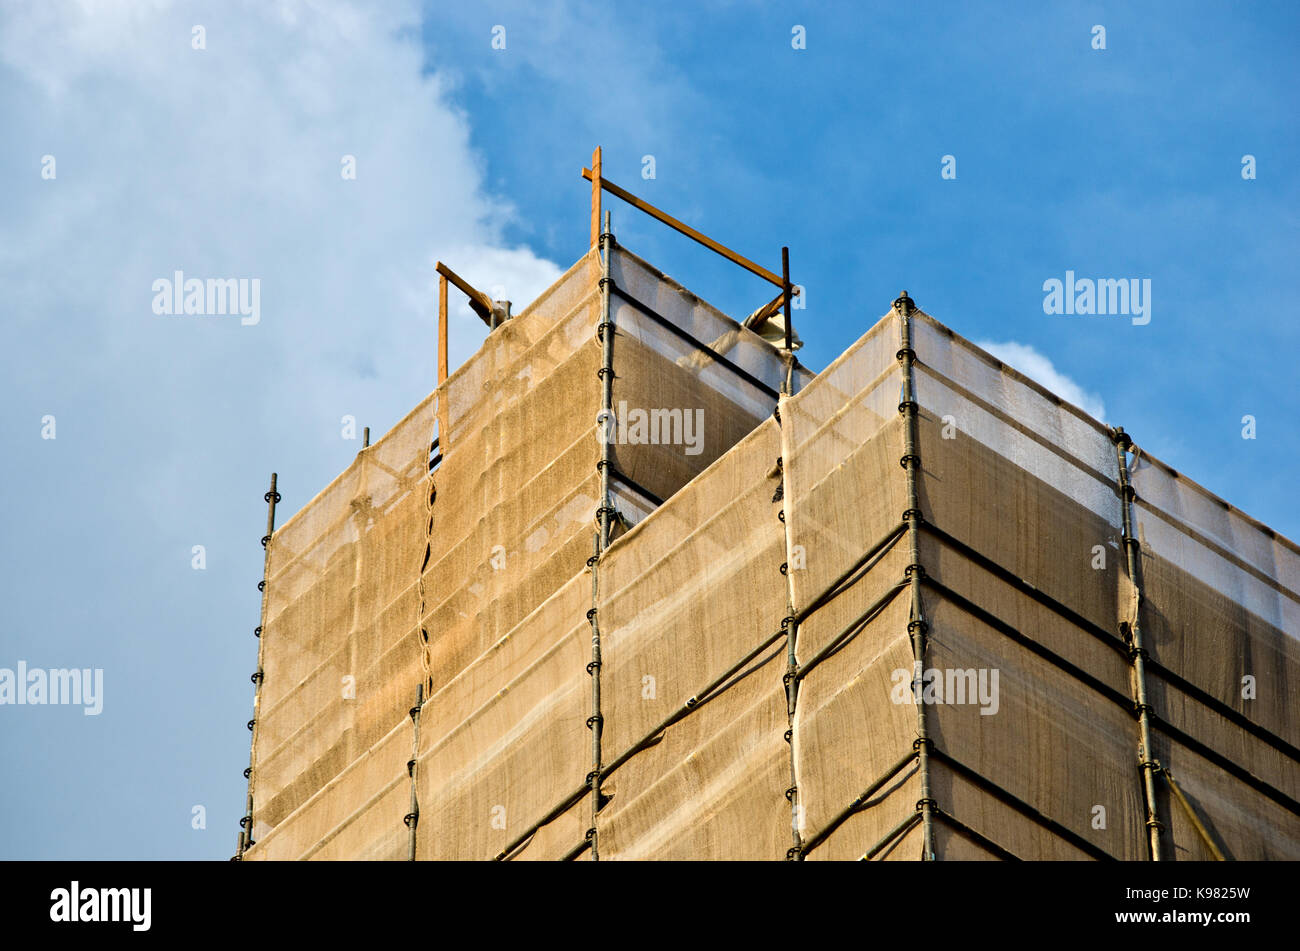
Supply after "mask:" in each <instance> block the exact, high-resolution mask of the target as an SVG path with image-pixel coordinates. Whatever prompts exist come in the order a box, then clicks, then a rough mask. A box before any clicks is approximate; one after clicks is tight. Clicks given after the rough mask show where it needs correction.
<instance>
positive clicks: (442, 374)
mask: <svg viewBox="0 0 1300 951" xmlns="http://www.w3.org/2000/svg"><path fill="white" fill-rule="evenodd" d="M446 382H447V279H446V278H445V277H443V276H442V275H441V274H439V275H438V385H439V386H442V385H443V384H444V383H446Z"/></svg>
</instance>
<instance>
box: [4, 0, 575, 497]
mask: <svg viewBox="0 0 1300 951" xmlns="http://www.w3.org/2000/svg"><path fill="white" fill-rule="evenodd" d="M196 24H201V25H202V26H203V27H204V31H205V36H204V39H205V45H206V48H205V49H202V50H196V49H193V48H192V43H191V37H192V30H193V27H194V26H195V25H196ZM419 27H420V10H419V6H418V4H416V3H409V2H404V3H396V2H393V3H390V2H385V3H383V4H360V3H351V2H345V0H338V2H335V0H320V2H312V3H296V2H278V3H267V2H263V0H249V2H241V3H220V4H212V5H206V4H203V5H197V6H196V5H188V4H186V5H179V4H171V3H166V2H155V3H150V4H108V3H99V2H92V0H87V2H83V3H77V4H30V5H23V6H19V5H9V6H6V7H5V8H4V10H3V12H0V115H3V116H4V120H5V139H6V142H5V145H6V148H5V149H4V150H3V153H2V154H0V206H3V207H4V208H5V209H6V213H5V215H4V217H3V219H0V289H2V290H3V292H4V294H5V297H6V300H7V303H8V304H9V307H10V309H11V313H12V315H13V316H12V318H11V317H10V316H8V315H7V316H6V318H5V320H6V324H7V325H8V326H7V327H6V333H7V335H8V336H9V337H10V344H11V345H10V346H8V347H6V348H4V349H5V351H6V353H5V354H0V372H3V373H5V375H6V376H8V377H10V378H16V379H18V380H19V381H20V383H19V385H20V386H23V385H24V383H23V381H24V378H25V383H26V393H25V395H26V396H27V397H28V398H29V399H30V400H31V401H32V402H34V403H35V404H38V405H40V404H49V405H53V404H56V403H57V404H59V405H61V406H65V407H69V411H70V412H72V413H73V414H74V415H75V414H81V415H82V416H83V417H89V416H90V415H91V414H92V413H94V412H98V413H100V414H101V415H105V414H107V415H111V416H115V417H117V418H118V419H119V420H120V421H121V422H120V425H126V424H127V421H131V424H132V425H136V426H140V427H141V428H140V429H139V430H138V431H139V432H141V433H145V432H147V433H149V434H151V436H153V437H154V439H153V441H152V442H150V443H149V445H147V446H146V447H144V449H145V452H146V455H145V456H144V457H143V458H141V457H136V458H134V459H127V458H122V459H120V460H118V459H116V458H115V457H114V456H113V455H112V453H114V452H115V451H118V450H120V448H121V447H114V446H113V445H112V444H111V442H110V443H109V444H107V445H106V446H105V447H104V448H105V451H106V452H107V453H109V455H108V457H106V458H103V459H101V460H98V461H99V462H100V463H101V464H103V465H106V466H109V467H111V466H113V465H114V463H115V462H117V461H120V462H122V463H124V464H126V465H127V466H128V467H129V466H130V464H131V463H136V464H142V463H144V462H148V464H149V465H148V468H149V470H150V471H151V472H162V473H167V472H169V471H173V470H185V469H187V468H189V467H191V466H192V465H194V464H196V463H198V462H199V460H204V459H210V457H211V456H217V457H218V458H221V459H222V461H223V462H226V463H229V458H228V457H232V456H239V455H241V453H242V452H243V451H246V450H248V449H249V448H250V447H268V446H269V447H274V451H275V457H276V458H278V459H279V460H280V461H282V462H284V463H285V464H286V466H291V467H292V468H294V469H297V467H298V466H299V465H301V466H303V467H304V468H306V469H307V470H308V473H309V475H308V478H309V479H311V480H312V481H313V482H315V483H316V485H317V487H319V486H320V485H323V484H324V482H323V480H324V479H326V478H327V473H329V472H331V471H337V470H338V469H340V468H342V466H343V465H344V464H346V461H347V458H348V455H347V452H346V450H347V449H348V448H350V447H349V446H348V444H343V443H340V442H339V437H338V420H339V418H340V417H342V416H343V415H345V414H349V413H351V414H355V415H356V416H357V418H358V425H362V424H366V425H371V426H372V427H373V430H374V434H375V437H376V438H377V437H378V436H379V435H380V434H382V433H383V432H384V431H385V430H386V429H387V428H388V426H389V425H391V424H392V423H394V422H396V421H397V420H398V419H400V418H401V417H402V415H403V414H404V413H405V411H406V410H407V409H409V408H410V407H411V406H412V405H414V404H415V403H416V402H417V401H418V400H419V399H420V398H421V396H423V395H424V394H425V393H427V392H428V391H429V390H430V389H431V388H432V386H433V382H434V373H435V359H436V340H435V332H436V324H435V307H436V294H435V289H436V276H435V274H434V271H433V264H434V261H435V260H436V259H438V258H441V259H443V260H445V261H447V263H448V264H450V265H451V266H452V267H453V268H455V269H456V270H457V271H458V272H459V273H461V274H464V275H466V276H467V278H468V279H470V280H473V281H475V282H476V283H478V284H479V286H480V287H481V288H482V289H483V290H485V291H488V290H491V289H492V288H494V287H497V286H504V287H505V288H506V289H507V291H508V292H509V295H510V299H511V300H513V302H514V304H515V311H516V313H517V312H519V311H520V310H522V309H523V307H524V306H525V305H526V304H527V303H528V302H530V301H531V300H532V299H533V298H534V297H535V296H536V295H537V294H538V293H540V292H541V291H542V290H544V289H545V288H546V287H547V286H548V285H549V284H550V283H551V282H552V281H553V280H554V279H555V278H557V277H558V276H559V275H560V273H561V272H562V269H561V268H560V267H557V266H556V265H555V264H554V263H552V262H550V261H547V260H544V259H541V258H538V257H537V256H536V255H535V254H534V253H533V252H532V251H530V250H529V249H527V248H519V247H509V246H507V243H506V242H505V241H504V240H503V229H504V227H505V225H506V224H508V223H509V222H510V221H511V220H512V215H513V211H512V209H511V207H510V205H509V204H508V203H507V202H505V201H503V200H501V199H500V198H498V197H496V196H494V195H492V194H490V193H489V192H488V190H487V188H486V186H485V180H486V176H487V169H486V162H485V159H484V157H483V156H481V155H479V154H477V153H476V152H475V151H474V149H473V148H472V147H471V144H470V141H471V129H470V121H469V118H468V117H467V116H465V115H464V114H463V113H462V112H461V111H460V110H459V109H457V108H456V107H455V105H454V103H452V102H451V101H450V99H449V95H448V85H449V83H448V81H447V80H445V79H444V77H443V74H442V73H441V72H440V71H439V63H437V62H432V63H430V62H426V61H425V57H424V52H423V50H422V48H421V46H420V42H419V37H420V28H419ZM46 154H50V155H53V156H54V157H55V160H56V163H57V165H56V168H57V178H55V179H54V180H52V181H45V180H42V179H41V175H40V170H41V160H42V156H43V155H46ZM345 155H351V156H355V158H356V168H357V175H356V179H355V180H345V179H344V178H343V177H342V175H341V174H340V170H341V167H342V166H341V162H342V159H343V157H344V156H345ZM575 227H581V225H580V224H576V225H575ZM567 263H569V262H566V264H567ZM177 270H180V271H183V272H185V274H186V275H187V276H192V277H200V278H227V277H235V278H258V279H259V280H260V282H261V321H260V323H259V324H257V325H256V326H248V327H244V326H240V324H239V322H238V319H237V318H236V319H233V320H222V319H215V320H214V319H207V318H200V317H181V318H171V317H160V316H156V315H155V314H154V313H153V312H152V310H151V306H150V305H151V299H152V291H151V285H152V282H153V281H154V280H155V279H157V278H166V277H170V276H171V275H172V273H173V272H174V271H177ZM457 296H458V295H457ZM453 302H454V303H456V304H457V305H458V304H459V302H457V301H453ZM453 309H454V313H453V319H452V327H451V357H452V364H453V367H454V366H455V365H457V364H459V363H460V362H461V361H462V360H464V359H465V358H466V357H467V356H468V355H469V354H470V353H472V352H473V350H474V349H476V348H477V346H478V345H479V343H480V342H481V341H482V339H483V335H484V333H485V328H484V327H483V325H482V324H481V322H480V321H479V320H478V319H477V318H476V317H474V316H472V315H471V314H470V313H469V311H468V308H464V307H460V306H456V307H454V308H453ZM141 418H143V421H144V424H143V426H141ZM236 422H237V425H233V424H234V423H236ZM62 424H63V419H62V418H61V419H60V426H61V427H62ZM96 425H98V423H97V424H96ZM223 439H224V440H226V441H224V442H223ZM223 454H224V456H225V457H227V458H223ZM268 468H269V466H268ZM298 474H299V475H302V474H303V473H301V472H300V473H298ZM293 483H294V484H298V485H301V482H300V481H299V480H298V479H293ZM193 488H194V486H190V489H191V490H192V489H193ZM164 491H167V490H164ZM171 491H175V489H174V488H173V489H172V490H171ZM295 495H297V493H295ZM309 496H310V493H308V497H309ZM152 498H154V499H155V501H156V500H157V498H158V496H157V495H154V496H152ZM176 500H177V501H178V502H179V501H180V496H179V495H178V496H177V497H176ZM150 508H151V510H156V509H155V508H154V506H152V505H151V507H150Z"/></svg>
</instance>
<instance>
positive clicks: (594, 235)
mask: <svg viewBox="0 0 1300 951" xmlns="http://www.w3.org/2000/svg"><path fill="white" fill-rule="evenodd" d="M600 168H601V158H600V146H599V145H598V146H596V151H594V152H592V153H591V169H592V178H591V247H593V248H594V247H595V246H596V245H597V244H598V243H599V242H600V189H601V186H602V185H603V184H604V182H603V180H602V179H601V177H600Z"/></svg>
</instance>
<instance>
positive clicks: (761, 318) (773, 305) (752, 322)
mask: <svg viewBox="0 0 1300 951" xmlns="http://www.w3.org/2000/svg"><path fill="white" fill-rule="evenodd" d="M790 294H791V296H792V297H798V296H799V288H798V287H792V288H791V289H790ZM784 303H785V292H784V291H783V292H781V293H780V294H777V295H776V296H775V297H773V298H772V299H771V300H770V301H768V302H767V303H766V304H764V305H763V306H762V307H760V308H759V309H758V310H756V311H754V312H753V313H752V314H750V315H749V316H748V317H746V318H745V326H746V327H748V328H749V329H750V330H758V328H759V327H760V326H762V325H763V324H764V323H765V322H766V321H768V320H770V319H771V318H773V317H775V316H776V315H777V313H778V312H779V311H780V310H781V305H782V304H784Z"/></svg>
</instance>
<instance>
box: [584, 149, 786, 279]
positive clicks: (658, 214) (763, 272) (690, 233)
mask: <svg viewBox="0 0 1300 951" xmlns="http://www.w3.org/2000/svg"><path fill="white" fill-rule="evenodd" d="M582 177H583V178H585V179H587V180H588V181H590V182H592V183H593V185H594V183H595V182H596V181H599V182H600V187H601V188H603V189H604V190H605V191H607V192H609V193H610V194H611V195H614V196H615V197H618V198H621V199H623V200H624V201H625V202H627V203H628V204H629V205H632V206H633V207H635V208H638V209H640V210H641V211H644V212H645V213H646V214H647V215H649V216H650V217H651V218H657V219H658V220H659V221H662V222H663V223H664V224H666V225H667V226H668V227H670V228H673V229H674V230H676V231H680V232H681V233H682V234H684V235H686V237H688V238H691V239H692V240H694V241H698V242H699V243H700V244H702V245H704V246H705V247H706V248H708V249H709V250H710V251H715V252H717V253H718V254H721V255H722V256H723V257H724V258H726V259H727V260H728V261H730V262H731V263H732V264H738V265H740V266H741V267H743V268H744V269H745V270H747V271H749V272H750V273H752V274H757V275H758V276H759V277H761V278H762V279H763V280H765V281H768V282H770V283H772V284H775V285H776V286H777V287H780V288H782V289H784V287H785V285H784V283H783V282H782V280H781V276H780V275H779V274H773V273H772V272H771V271H769V270H768V269H767V268H765V267H763V266H762V265H761V264H755V263H754V262H753V261H751V260H750V259H749V258H747V257H745V256H744V255H740V254H737V253H736V252H735V251H733V250H731V249H730V248H728V247H724V246H723V245H721V244H718V242H716V241H714V240H713V239H712V238H710V237H708V236H706V235H702V234H700V233H699V232H698V231H696V230H695V229H694V228H692V227H691V226H690V225H688V224H685V223H684V222H681V221H678V220H677V219H676V218H674V217H673V216H672V215H670V214H668V213H667V212H664V211H660V210H659V209H658V208H656V207H655V206H654V205H652V204H650V203H649V202H647V201H642V200H641V199H640V198H637V197H636V195H633V194H632V193H631V192H630V191H627V190H626V189H623V188H619V187H618V186H617V185H615V184H614V183H613V182H611V181H610V180H609V179H608V178H603V177H601V176H600V175H599V173H595V174H593V173H592V171H591V169H589V168H584V169H583V170H582ZM592 228H593V234H595V235H596V236H597V237H599V230H598V226H597V225H596V224H595V223H594V222H593V224H592Z"/></svg>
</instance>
